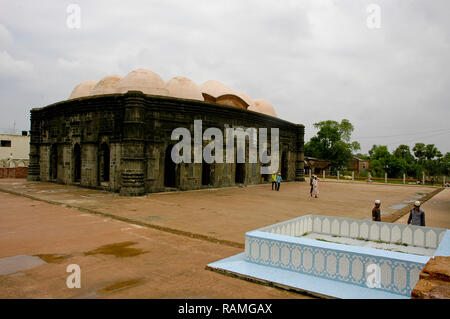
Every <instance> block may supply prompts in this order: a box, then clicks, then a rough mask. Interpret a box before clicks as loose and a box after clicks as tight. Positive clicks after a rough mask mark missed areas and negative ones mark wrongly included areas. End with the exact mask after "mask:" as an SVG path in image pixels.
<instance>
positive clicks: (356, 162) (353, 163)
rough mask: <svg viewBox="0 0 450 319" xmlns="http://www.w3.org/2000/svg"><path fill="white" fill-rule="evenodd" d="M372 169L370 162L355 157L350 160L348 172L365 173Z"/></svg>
mask: <svg viewBox="0 0 450 319" xmlns="http://www.w3.org/2000/svg"><path fill="white" fill-rule="evenodd" d="M369 168H370V165H369V160H364V159H361V158H359V157H357V156H353V157H352V159H351V160H350V163H349V166H348V170H349V171H353V172H359V173H364V172H367V171H368V170H369Z"/></svg>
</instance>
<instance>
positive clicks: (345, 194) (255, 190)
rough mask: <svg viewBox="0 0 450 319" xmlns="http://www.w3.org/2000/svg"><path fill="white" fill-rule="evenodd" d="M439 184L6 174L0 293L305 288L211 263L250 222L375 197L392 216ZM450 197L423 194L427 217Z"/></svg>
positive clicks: (132, 294) (361, 211) (445, 218)
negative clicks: (130, 181)
mask: <svg viewBox="0 0 450 319" xmlns="http://www.w3.org/2000/svg"><path fill="white" fill-rule="evenodd" d="M436 190H437V189H436V188H431V187H422V186H401V185H382V184H367V183H357V182H355V183H337V182H331V181H324V182H322V183H321V185H320V194H319V198H317V199H316V198H311V197H310V196H309V189H308V185H307V183H283V184H282V185H281V189H280V191H279V192H276V191H272V190H271V186H270V185H258V186H250V187H235V188H222V189H206V190H199V191H188V192H173V193H160V194H149V195H146V196H142V197H135V198H129V197H128V198H126V197H120V196H118V195H117V194H113V193H107V192H104V191H101V190H91V189H84V188H77V187H73V186H67V185H57V184H51V183H36V182H27V181H25V180H17V179H15V180H13V179H3V180H0V201H1V203H2V205H1V206H0V298H13V297H18V298H23V297H31V298H102V297H112V298H122V297H129V298H305V297H307V296H306V295H300V294H294V293H291V292H287V291H283V290H279V289H276V288H273V287H267V286H262V285H258V284H255V283H251V282H247V281H243V280H240V279H236V278H231V277H227V276H224V275H221V274H217V273H214V272H211V271H208V270H205V265H206V264H208V263H210V262H213V261H217V260H219V259H222V258H225V257H229V256H231V255H235V254H237V253H240V252H242V247H243V243H244V234H245V232H246V231H249V230H253V229H256V228H259V227H262V226H266V225H270V224H273V223H275V222H278V221H283V220H287V219H290V218H294V217H297V216H301V215H305V214H321V215H331V216H343V217H350V218H358V219H363V218H370V216H371V209H372V206H373V201H374V200H375V199H380V200H381V201H382V211H383V218H386V219H391V220H392V221H395V220H397V219H398V218H399V217H401V216H399V214H400V212H402V214H404V213H405V209H406V210H407V209H408V207H409V206H410V205H411V202H412V201H413V200H416V199H418V198H427V197H426V196H427V195H428V196H429V195H430V194H431V193H432V192H434V191H436ZM449 203H450V201H449V190H444V191H442V192H441V193H439V194H438V195H436V196H435V197H433V198H432V199H431V200H430V201H428V202H426V203H425V204H424V209H426V213H427V225H428V226H435V227H445V228H450V216H449V214H450V210H449ZM397 222H402V219H401V218H400V219H398V221H397ZM33 256H34V257H33ZM69 264H78V265H80V267H81V271H82V287H81V288H80V289H69V288H67V286H66V278H67V276H68V275H69V273H67V272H66V267H67V265H69ZM2 266H3V271H2V269H1V268H2Z"/></svg>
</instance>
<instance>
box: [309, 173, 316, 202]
mask: <svg viewBox="0 0 450 319" xmlns="http://www.w3.org/2000/svg"><path fill="white" fill-rule="evenodd" d="M315 177H316V175H313V176H311V178H310V179H309V186H310V187H311V189H310V190H309V195H311V197H312V194H313V188H314V186H313V182H314V178H315Z"/></svg>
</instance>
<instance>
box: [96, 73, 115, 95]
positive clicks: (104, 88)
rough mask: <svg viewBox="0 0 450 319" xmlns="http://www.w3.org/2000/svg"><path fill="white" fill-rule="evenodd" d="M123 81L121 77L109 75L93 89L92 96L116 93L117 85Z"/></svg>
mask: <svg viewBox="0 0 450 319" xmlns="http://www.w3.org/2000/svg"><path fill="white" fill-rule="evenodd" d="M121 79H122V77H121V76H120V75H108V76H105V77H104V78H103V79H101V80H100V81H98V83H97V85H96V86H95V87H94V88H93V89H92V91H91V94H90V95H101V94H111V93H116V89H117V85H118V84H119V81H120V80H121Z"/></svg>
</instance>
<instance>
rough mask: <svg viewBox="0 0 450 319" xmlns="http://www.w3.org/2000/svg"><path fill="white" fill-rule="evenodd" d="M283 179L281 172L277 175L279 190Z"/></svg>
mask: <svg viewBox="0 0 450 319" xmlns="http://www.w3.org/2000/svg"><path fill="white" fill-rule="evenodd" d="M282 181H283V179H282V178H281V173H278V176H277V191H279V190H280V185H281V182H282Z"/></svg>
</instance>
